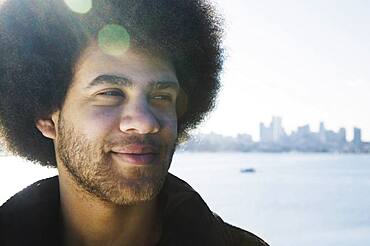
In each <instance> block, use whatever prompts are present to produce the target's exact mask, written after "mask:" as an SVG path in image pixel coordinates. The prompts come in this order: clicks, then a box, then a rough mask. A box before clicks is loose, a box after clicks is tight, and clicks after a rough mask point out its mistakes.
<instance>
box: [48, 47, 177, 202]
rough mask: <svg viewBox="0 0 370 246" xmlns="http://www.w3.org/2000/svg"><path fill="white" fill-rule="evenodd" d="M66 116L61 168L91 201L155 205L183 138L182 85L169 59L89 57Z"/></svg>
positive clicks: (60, 117)
mask: <svg viewBox="0 0 370 246" xmlns="http://www.w3.org/2000/svg"><path fill="white" fill-rule="evenodd" d="M75 70H76V71H75V76H74V79H73V81H72V84H71V86H70V88H69V90H68V92H67V95H66V99H65V102H64V104H63V107H62V109H61V111H60V112H56V113H55V114H54V116H53V117H54V118H55V120H54V121H55V123H56V125H57V131H56V138H55V146H56V156H57V162H58V166H59V165H63V166H64V167H65V168H66V170H67V171H68V173H69V174H70V176H72V178H73V179H74V181H75V182H76V183H77V184H78V185H79V186H80V187H82V188H83V189H85V190H86V191H88V192H90V193H91V194H93V195H95V196H97V197H99V198H101V199H103V200H106V201H109V202H113V203H116V204H120V205H124V204H136V203H139V202H144V201H148V200H151V199H153V198H154V197H155V196H156V195H157V194H158V193H159V191H160V189H161V188H162V185H163V183H164V180H165V177H166V175H167V172H168V168H169V165H170V162H171V159H172V155H173V152H174V149H175V142H176V138H177V116H176V98H177V96H178V91H179V83H178V80H177V77H176V74H175V71H174V68H173V67H172V66H171V64H170V63H169V62H167V61H166V60H165V59H163V58H160V56H156V55H153V54H148V53H145V54H144V53H141V52H140V51H137V50H129V51H127V52H126V53H125V54H124V55H121V56H119V57H113V56H109V55H106V54H104V53H103V52H102V51H101V50H100V49H99V48H98V47H96V46H90V47H89V48H87V49H86V51H85V52H84V53H83V54H82V56H81V58H80V59H79V62H78V63H77V66H76V69H75Z"/></svg>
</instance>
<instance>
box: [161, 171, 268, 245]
mask: <svg viewBox="0 0 370 246" xmlns="http://www.w3.org/2000/svg"><path fill="white" fill-rule="evenodd" d="M164 193H166V199H167V200H166V204H165V208H166V209H165V213H164V214H165V218H166V220H167V224H169V225H170V230H171V228H176V233H179V234H180V235H178V236H179V237H181V238H183V239H182V241H183V242H184V240H185V241H186V242H188V244H185V245H250V246H268V244H266V243H265V242H264V241H263V240H262V239H260V238H259V237H257V236H256V235H254V234H252V233H250V232H248V231H245V230H243V229H241V228H238V227H235V226H233V225H230V224H228V223H226V222H224V221H223V220H222V219H221V218H220V217H219V216H218V215H217V214H215V213H213V212H212V211H211V210H210V209H209V207H208V206H207V204H206V203H205V201H204V200H203V199H202V197H201V196H200V195H199V194H198V193H197V192H196V191H195V190H194V189H193V188H192V187H191V186H190V185H189V184H187V183H186V182H185V181H183V180H181V179H179V178H177V177H176V176H174V175H172V174H169V176H168V178H167V180H166V185H165V191H164ZM172 231H173V229H172ZM181 235H183V237H182V236H181ZM192 236H193V237H194V238H195V237H196V238H197V239H198V240H197V242H195V241H193V240H192Z"/></svg>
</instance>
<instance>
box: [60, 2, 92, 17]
mask: <svg viewBox="0 0 370 246" xmlns="http://www.w3.org/2000/svg"><path fill="white" fill-rule="evenodd" d="M64 2H65V3H66V4H67V6H68V7H69V8H70V9H71V10H72V11H73V12H76V13H79V14H86V13H87V12H89V11H90V9H91V8H92V0H64Z"/></svg>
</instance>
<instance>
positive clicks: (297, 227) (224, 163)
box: [0, 153, 370, 246]
mask: <svg viewBox="0 0 370 246" xmlns="http://www.w3.org/2000/svg"><path fill="white" fill-rule="evenodd" d="M244 168H253V169H254V170H255V172H251V173H242V172H240V170H241V169H244ZM170 172H172V173H173V174H175V175H177V176H179V177H180V178H182V179H184V180H185V181H187V182H188V183H189V184H190V185H191V186H192V187H193V188H194V189H196V190H197V191H198V192H199V193H200V194H201V195H202V197H203V199H204V200H205V201H206V202H207V203H208V205H209V206H210V208H211V209H212V210H213V211H214V212H216V213H217V214H219V215H220V216H221V217H222V218H223V219H224V220H225V221H227V222H229V223H232V224H234V225H237V226H240V227H242V228H244V229H247V230H250V231H252V232H254V233H255V234H257V235H259V236H260V237H262V238H264V239H265V240H266V241H267V242H268V243H270V245H272V246H297V245H298V246H331V245H332V246H358V245H370V213H369V210H370V209H369V208H370V155H340V154H338V155H336V154H253V153H177V154H176V155H175V156H174V159H173V163H172V165H171V168H170ZM55 174H56V171H55V170H54V169H46V168H41V167H38V166H34V165H32V164H29V163H26V162H24V161H22V160H20V159H18V158H14V157H0V187H1V188H0V190H1V192H0V204H1V203H3V202H5V201H6V199H8V198H9V197H10V196H11V195H12V194H14V193H15V192H16V191H18V190H20V189H22V188H24V187H25V186H27V185H28V184H30V183H32V182H34V181H37V180H38V179H40V178H43V177H47V176H51V175H55Z"/></svg>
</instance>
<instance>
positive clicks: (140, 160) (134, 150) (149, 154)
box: [111, 144, 159, 165]
mask: <svg viewBox="0 0 370 246" xmlns="http://www.w3.org/2000/svg"><path fill="white" fill-rule="evenodd" d="M111 153H112V155H113V156H114V157H115V158H116V159H118V161H119V162H124V163H129V164H134V165H153V164H155V163H157V161H158V158H159V150H158V148H156V147H154V146H151V145H139V144H131V145H126V146H124V147H117V148H112V150H111Z"/></svg>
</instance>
